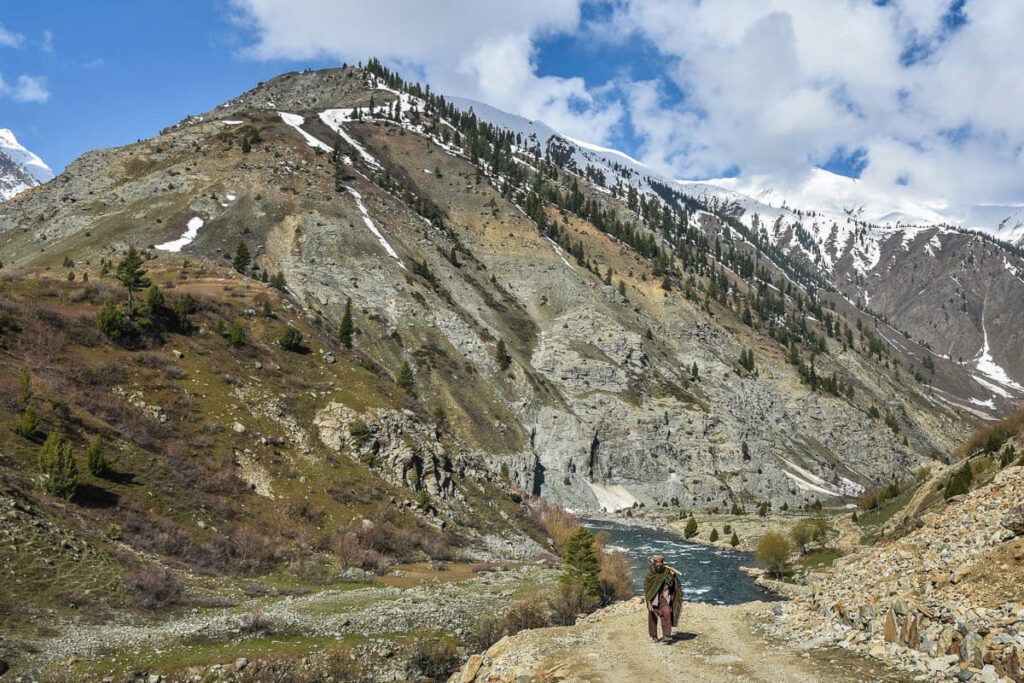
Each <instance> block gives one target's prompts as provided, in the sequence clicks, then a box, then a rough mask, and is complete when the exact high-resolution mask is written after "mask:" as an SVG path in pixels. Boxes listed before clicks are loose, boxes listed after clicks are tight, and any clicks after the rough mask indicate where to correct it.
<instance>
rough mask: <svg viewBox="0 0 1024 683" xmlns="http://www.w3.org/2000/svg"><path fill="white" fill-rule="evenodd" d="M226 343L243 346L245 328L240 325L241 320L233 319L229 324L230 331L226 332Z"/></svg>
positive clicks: (235, 346) (236, 346)
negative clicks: (231, 323)
mask: <svg viewBox="0 0 1024 683" xmlns="http://www.w3.org/2000/svg"><path fill="white" fill-rule="evenodd" d="M228 344H229V345H230V346H232V347H234V348H238V347H240V346H245V328H244V327H242V321H241V320H235V322H234V324H233V325H232V326H231V332H230V333H228Z"/></svg>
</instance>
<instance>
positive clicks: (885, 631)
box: [882, 608, 900, 643]
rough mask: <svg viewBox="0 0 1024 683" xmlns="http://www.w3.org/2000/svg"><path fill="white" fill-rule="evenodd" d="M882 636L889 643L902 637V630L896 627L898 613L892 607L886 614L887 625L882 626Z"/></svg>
mask: <svg viewBox="0 0 1024 683" xmlns="http://www.w3.org/2000/svg"><path fill="white" fill-rule="evenodd" d="M882 637H883V638H885V642H887V643H895V642H897V641H899V639H900V631H899V629H898V628H897V627H896V614H895V613H894V612H893V611H892V609H891V608H890V609H889V611H888V613H886V615H885V625H884V626H883V627H882Z"/></svg>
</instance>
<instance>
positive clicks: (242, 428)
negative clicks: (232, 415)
mask: <svg viewBox="0 0 1024 683" xmlns="http://www.w3.org/2000/svg"><path fill="white" fill-rule="evenodd" d="M231 429H233V430H235V431H236V432H238V433H239V434H245V425H244V424H242V423H241V422H235V423H234V424H233V425H231Z"/></svg>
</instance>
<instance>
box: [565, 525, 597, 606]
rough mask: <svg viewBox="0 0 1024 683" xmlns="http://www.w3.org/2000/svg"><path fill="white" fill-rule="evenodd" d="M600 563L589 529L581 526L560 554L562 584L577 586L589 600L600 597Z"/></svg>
mask: <svg viewBox="0 0 1024 683" xmlns="http://www.w3.org/2000/svg"><path fill="white" fill-rule="evenodd" d="M600 573H601V563H600V560H599V559H598V555H597V546H595V545H594V536H593V534H591V533H590V529H588V528H586V527H585V526H581V527H579V528H578V529H576V531H574V532H573V534H572V536H570V537H569V539H568V540H567V541H566V542H565V551H564V552H563V553H562V583H563V584H566V585H573V584H578V585H579V586H580V587H581V588H582V589H583V594H584V595H586V596H587V597H590V598H595V599H597V598H600V596H601V580H600Z"/></svg>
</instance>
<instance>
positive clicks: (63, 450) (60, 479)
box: [39, 432, 78, 500]
mask: <svg viewBox="0 0 1024 683" xmlns="http://www.w3.org/2000/svg"><path fill="white" fill-rule="evenodd" d="M39 471H40V472H42V473H43V475H44V476H45V477H46V479H45V480H44V481H43V488H45V489H46V490H47V491H48V492H49V493H51V494H53V495H55V496H57V497H59V498H64V499H65V500H70V499H71V497H72V496H73V495H75V488H76V486H77V482H78V466H77V465H76V464H75V458H74V456H73V455H72V454H71V444H69V443H65V442H64V440H63V439H61V438H60V436H58V435H57V433H56V432H51V433H50V435H49V436H48V437H46V441H45V443H43V447H42V448H40V449H39Z"/></svg>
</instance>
